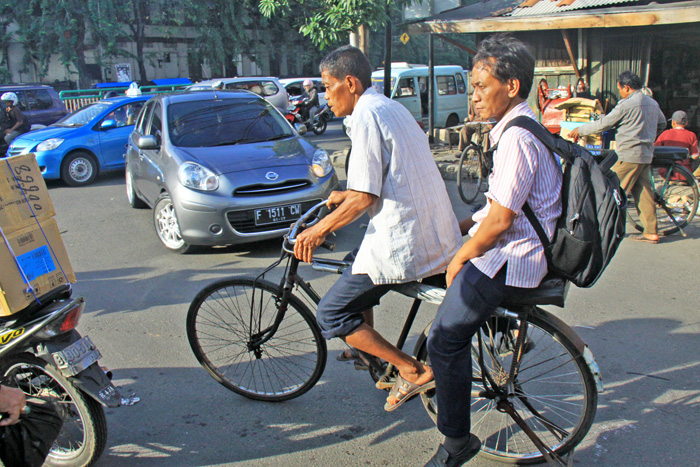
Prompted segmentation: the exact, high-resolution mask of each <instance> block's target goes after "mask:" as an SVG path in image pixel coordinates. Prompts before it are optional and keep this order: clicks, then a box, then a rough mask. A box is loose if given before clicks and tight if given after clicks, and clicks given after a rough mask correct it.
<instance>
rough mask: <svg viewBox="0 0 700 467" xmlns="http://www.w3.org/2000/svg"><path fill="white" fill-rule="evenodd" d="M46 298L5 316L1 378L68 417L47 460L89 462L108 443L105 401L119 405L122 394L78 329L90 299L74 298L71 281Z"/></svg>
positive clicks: (0, 351) (0, 322) (51, 462)
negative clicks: (72, 296)
mask: <svg viewBox="0 0 700 467" xmlns="http://www.w3.org/2000/svg"><path fill="white" fill-rule="evenodd" d="M41 301H42V304H38V303H35V304H34V305H31V306H30V307H28V308H27V309H25V310H23V311H21V312H19V313H16V314H14V315H11V316H8V317H4V318H2V319H0V378H1V379H2V384H5V385H7V386H14V387H18V388H20V389H22V391H24V392H25V393H26V394H27V395H28V396H32V397H35V398H41V399H44V400H47V401H49V402H51V403H52V404H53V405H54V407H55V408H56V410H57V411H58V413H59V415H60V416H61V418H63V428H62V429H61V432H60V434H59V435H58V439H57V440H56V441H55V442H54V444H53V446H52V448H51V451H50V452H49V455H48V457H47V459H46V462H45V464H44V465H48V466H71V467H76V466H87V465H90V464H92V463H93V462H95V461H96V460H97V458H98V457H99V456H100V454H102V451H103V450H104V448H105V445H106V443H107V422H106V419H105V413H104V409H103V406H106V407H118V406H119V405H121V396H120V394H119V391H117V389H116V388H115V387H114V386H113V385H112V382H111V381H110V379H109V378H108V376H107V375H106V374H105V372H104V371H103V370H102V368H101V367H100V366H99V364H98V363H97V361H98V359H100V358H101V357H102V355H101V354H100V351H99V350H98V349H97V347H96V346H95V344H94V343H93V342H92V340H91V339H90V338H89V337H88V336H85V337H82V336H81V335H80V334H79V333H78V331H77V330H76V329H75V328H76V327H77V325H78V321H79V320H80V316H81V314H82V312H83V309H84V308H85V299H84V298H83V297H79V298H71V288H70V285H65V286H63V287H61V288H58V289H55V290H54V291H53V292H52V293H49V294H47V295H46V296H43V297H41Z"/></svg>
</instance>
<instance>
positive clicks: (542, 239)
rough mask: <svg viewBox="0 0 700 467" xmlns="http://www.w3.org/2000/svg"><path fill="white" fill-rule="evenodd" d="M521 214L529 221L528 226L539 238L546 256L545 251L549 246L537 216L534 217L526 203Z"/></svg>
mask: <svg viewBox="0 0 700 467" xmlns="http://www.w3.org/2000/svg"><path fill="white" fill-rule="evenodd" d="M523 214H525V217H527V220H528V221H530V224H531V225H532V228H533V229H535V232H536V233H537V236H538V237H540V242H542V246H543V247H544V251H545V254H546V253H547V249H548V248H549V245H550V242H549V238H547V233H546V232H545V231H544V228H543V227H542V223H541V222H540V221H539V219H537V216H535V213H534V212H533V210H532V208H531V207H530V205H529V204H527V201H526V202H525V204H524V205H523Z"/></svg>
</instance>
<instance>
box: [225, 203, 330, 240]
mask: <svg viewBox="0 0 700 467" xmlns="http://www.w3.org/2000/svg"><path fill="white" fill-rule="evenodd" d="M320 202H321V200H320V199H315V200H311V201H304V202H302V203H300V204H301V212H302V214H303V213H305V212H306V211H308V210H309V209H311V208H312V207H314V206H315V205H316V204H318V203H320ZM284 204H295V203H284ZM226 217H227V218H228V222H229V224H231V227H233V229H234V230H235V231H236V232H238V233H242V234H255V233H263V232H270V231H273V230H280V229H286V228H289V226H290V225H291V224H292V222H294V221H293V220H286V221H283V222H277V223H275V224H265V225H255V209H248V210H245V211H229V212H227V213H226ZM311 222H313V219H311Z"/></svg>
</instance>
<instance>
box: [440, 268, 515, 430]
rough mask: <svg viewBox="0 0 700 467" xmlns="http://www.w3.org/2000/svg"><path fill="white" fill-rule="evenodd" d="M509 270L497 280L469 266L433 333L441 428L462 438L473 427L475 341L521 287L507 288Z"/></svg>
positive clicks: (449, 295) (457, 280)
mask: <svg viewBox="0 0 700 467" xmlns="http://www.w3.org/2000/svg"><path fill="white" fill-rule="evenodd" d="M505 281H506V266H505V265H504V266H503V268H502V269H501V270H500V271H499V272H498V274H496V276H494V278H493V279H491V278H489V277H488V276H487V275H485V274H483V273H482V272H481V271H479V270H478V269H477V268H476V266H474V265H472V263H471V262H469V263H467V264H466V265H465V266H464V267H463V268H462V270H461V271H460V272H459V274H457V276H456V277H455V280H454V282H453V283H452V285H451V286H450V287H449V288H448V289H447V293H446V295H445V300H444V301H443V302H442V304H441V305H440V307H439V308H438V311H437V315H436V316H435V321H433V326H432V327H431V329H430V334H429V335H428V355H429V356H430V364H431V366H432V369H433V373H434V374H435V385H436V391H437V407H438V422H437V426H438V430H440V432H441V433H442V434H443V435H445V436H450V437H454V438H459V437H462V436H466V435H467V434H469V429H470V427H471V420H470V411H471V397H470V395H471V388H472V355H471V342H472V337H473V336H474V335H475V334H476V332H477V331H478V330H479V328H480V327H481V325H482V324H484V322H486V320H487V319H488V318H489V316H491V314H492V313H493V312H494V311H495V309H496V308H497V307H498V305H499V304H500V303H501V302H502V301H503V300H504V299H506V298H507V297H508V296H510V295H512V294H514V293H516V292H517V291H518V290H519V288H517V287H509V286H507V285H505Z"/></svg>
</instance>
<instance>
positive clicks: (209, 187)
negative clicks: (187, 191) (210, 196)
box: [177, 162, 219, 191]
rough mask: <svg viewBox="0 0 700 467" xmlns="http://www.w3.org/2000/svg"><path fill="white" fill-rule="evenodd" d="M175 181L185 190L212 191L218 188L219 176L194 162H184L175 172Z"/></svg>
mask: <svg viewBox="0 0 700 467" xmlns="http://www.w3.org/2000/svg"><path fill="white" fill-rule="evenodd" d="M177 179H178V180H179V181H180V183H181V184H182V185H184V186H186V187H187V188H192V189H194V190H202V191H214V190H216V189H217V188H219V176H218V175H216V174H215V173H214V172H212V171H211V170H209V169H207V168H206V167H203V166H201V165H199V164H196V163H194V162H185V163H184V164H182V165H181V166H180V169H178V171H177Z"/></svg>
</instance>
